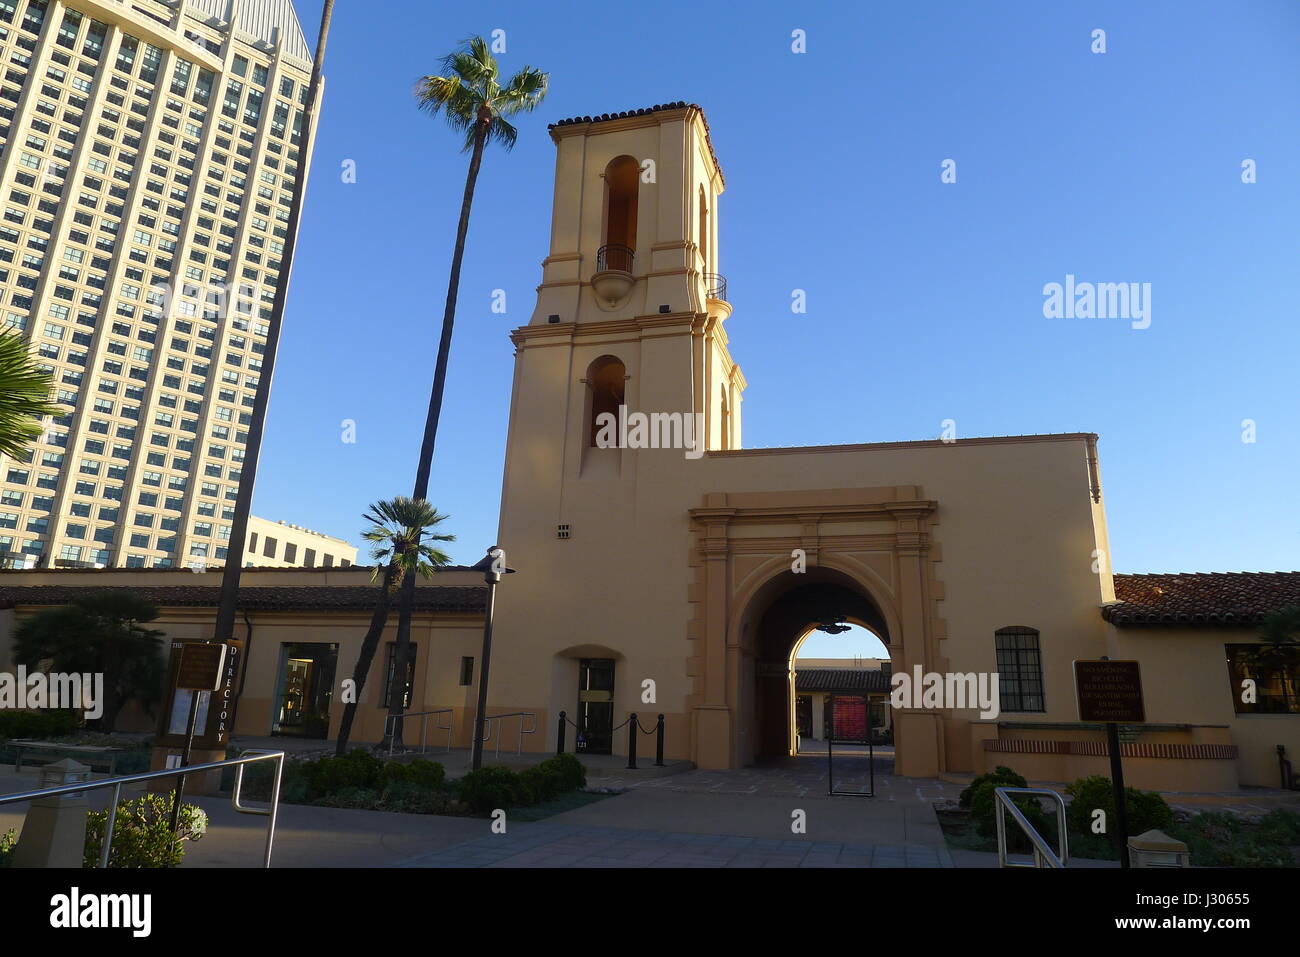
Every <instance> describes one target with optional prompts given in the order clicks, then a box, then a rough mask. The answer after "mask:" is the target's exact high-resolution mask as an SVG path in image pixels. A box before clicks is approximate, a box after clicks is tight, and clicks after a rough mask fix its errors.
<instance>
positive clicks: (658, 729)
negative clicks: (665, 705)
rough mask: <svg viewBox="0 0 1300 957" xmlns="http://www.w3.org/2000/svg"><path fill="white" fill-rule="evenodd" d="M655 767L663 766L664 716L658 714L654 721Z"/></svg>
mask: <svg viewBox="0 0 1300 957" xmlns="http://www.w3.org/2000/svg"><path fill="white" fill-rule="evenodd" d="M655 724H656V726H655V767H657V768H662V767H663V766H664V716H663V715H660V716H659V720H658V721H657V722H656V723H655Z"/></svg>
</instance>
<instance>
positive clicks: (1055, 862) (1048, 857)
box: [993, 788, 1070, 868]
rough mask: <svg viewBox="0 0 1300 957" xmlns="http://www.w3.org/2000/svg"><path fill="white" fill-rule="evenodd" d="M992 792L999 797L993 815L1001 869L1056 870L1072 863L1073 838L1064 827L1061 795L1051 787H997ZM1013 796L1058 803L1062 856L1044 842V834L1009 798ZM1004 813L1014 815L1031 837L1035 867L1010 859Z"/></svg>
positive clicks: (1057, 824)
mask: <svg viewBox="0 0 1300 957" xmlns="http://www.w3.org/2000/svg"><path fill="white" fill-rule="evenodd" d="M993 793H994V796H995V798H996V800H995V801H994V813H995V814H996V816H997V825H998V866H999V867H1042V866H1043V865H1044V864H1046V865H1047V866H1048V867H1052V868H1057V867H1065V866H1066V865H1067V864H1069V863H1070V838H1069V835H1068V834H1067V832H1066V827H1065V799H1064V798H1062V797H1061V795H1059V794H1057V793H1056V792H1055V791H1053V790H1052V789H1050V788H997V789H996V790H995V791H994V792H993ZM1011 794H1027V795H1033V796H1036V797H1050V798H1052V799H1053V800H1054V801H1056V829H1057V832H1058V833H1059V834H1060V836H1061V853H1060V856H1057V854H1056V852H1054V851H1053V850H1052V848H1051V847H1050V846H1049V845H1048V843H1047V842H1046V841H1045V840H1043V837H1042V835H1041V834H1039V833H1038V831H1037V830H1035V828H1034V826H1033V825H1032V824H1030V823H1029V819H1028V818H1026V817H1025V815H1024V813H1023V812H1022V811H1021V810H1020V808H1018V807H1016V805H1015V802H1013V801H1012V800H1011V798H1010V797H1008V795H1011ZM1004 811H1010V812H1011V816H1012V817H1013V818H1014V819H1015V821H1016V823H1017V824H1018V825H1020V830H1022V831H1024V832H1025V836H1026V837H1028V838H1029V842H1030V843H1031V844H1032V845H1033V846H1034V862H1033V863H1032V864H1027V863H1022V862H1020V861H1009V860H1007V822H1006V819H1005V818H1004V817H1003V816H1002V815H1003V812H1004Z"/></svg>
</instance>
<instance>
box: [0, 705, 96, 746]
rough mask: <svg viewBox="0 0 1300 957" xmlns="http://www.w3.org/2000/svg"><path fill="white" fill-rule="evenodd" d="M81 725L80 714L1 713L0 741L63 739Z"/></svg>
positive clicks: (66, 712) (57, 712) (54, 712)
mask: <svg viewBox="0 0 1300 957" xmlns="http://www.w3.org/2000/svg"><path fill="white" fill-rule="evenodd" d="M80 724H81V718H80V715H79V713H78V712H76V711H69V710H61V711H9V710H4V711H0V741H9V740H12V739H14V738H19V739H23V738H27V739H45V738H62V737H67V736H68V735H71V734H74V733H75V732H76V730H77V728H78V726H79V725H80Z"/></svg>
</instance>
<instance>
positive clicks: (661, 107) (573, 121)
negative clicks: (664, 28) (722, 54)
mask: <svg viewBox="0 0 1300 957" xmlns="http://www.w3.org/2000/svg"><path fill="white" fill-rule="evenodd" d="M685 109H691V110H699V111H700V119H701V120H703V121H704V141H705V143H706V145H707V146H708V147H709V156H711V157H713V165H714V166H716V167H717V168H718V175H719V176H722V181H723V182H724V183H725V182H726V181H727V178H726V176H724V175H723V173H722V164H721V163H719V162H718V154H717V153H716V152H714V149H713V133H712V132H710V130H709V118H708V117H707V116H705V114H704V107H702V106H700V105H699V104H698V103H687V102H686V101H685V100H678V101H677V102H675V103H657V104H655V105H654V106H647V107H643V108H642V109H639V110H624V111H623V112H622V113H601V114H600V115H598V116H571V117H569V118H568V119H567V120H560V121H559V122H556V123H552V124H551V125H550V126H548V127H547V129H548V130H553V129H555V128H556V127H559V126H576V125H577V124H579V123H607V122H609V121H610V120H621V119H623V118H624V117H627V116H648V115H649V114H651V113H664V112H667V111H669V110H685Z"/></svg>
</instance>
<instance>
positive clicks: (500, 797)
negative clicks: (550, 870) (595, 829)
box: [222, 748, 609, 820]
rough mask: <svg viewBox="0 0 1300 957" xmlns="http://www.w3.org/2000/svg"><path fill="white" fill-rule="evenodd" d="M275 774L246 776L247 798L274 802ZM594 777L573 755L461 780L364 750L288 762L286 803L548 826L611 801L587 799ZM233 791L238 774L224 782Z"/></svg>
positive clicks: (420, 762) (260, 769) (269, 770)
mask: <svg viewBox="0 0 1300 957" xmlns="http://www.w3.org/2000/svg"><path fill="white" fill-rule="evenodd" d="M273 774H274V769H273V767H272V766H271V765H270V764H259V765H254V766H252V767H250V768H248V769H247V770H246V771H245V773H244V784H243V794H244V795H245V796H246V797H248V798H250V799H252V800H268V799H269V798H270V796H271V780H272V775H273ZM586 779H587V772H586V768H585V767H583V765H582V763H581V762H580V761H579V760H578V759H577V758H575V757H574V756H573V755H571V754H562V755H557V756H556V757H553V758H547V759H546V760H545V761H542V762H541V763H540V764H538V765H536V766H534V767H531V768H528V769H527V770H525V771H514V770H511V769H510V768H507V767H503V766H499V765H489V766H488V767H484V768H481V769H479V770H478V771H471V772H469V773H468V774H466V775H465V776H463V777H461V778H458V779H448V778H447V776H446V771H445V769H444V768H443V766H442V765H441V764H440V763H438V762H436V761H427V760H425V759H423V758H412V759H410V760H396V759H394V760H385V759H384V758H382V757H377V756H375V755H374V754H372V753H371V752H369V751H366V750H363V749H361V748H357V749H355V750H353V751H350V752H349V753H348V754H346V755H343V756H342V757H334V756H323V757H318V758H314V759H309V760H301V759H295V758H292V757H290V758H286V760H285V762H284V773H283V776H282V778H281V783H280V800H281V801H282V802H284V803H286V804H313V805H317V806H320V807H344V808H358V809H364V810H369V811H396V812H399V813H405V814H443V815H453V816H480V817H486V816H489V815H491V814H492V812H493V811H496V810H498V809H501V810H507V811H509V812H510V814H511V816H512V817H513V818H514V819H515V820H541V819H542V818H545V817H550V816H551V815H554V814H560V813H562V812H564V811H568V810H572V809H573V808H576V807H581V806H582V805H584V804H589V803H591V802H592V801H596V800H600V799H601V798H603V797H608V796H609V795H601V794H587V793H585V792H584V791H583V788H584V787H585V786H586ZM222 783H223V787H224V788H225V789H227V790H229V789H230V788H232V787H233V785H234V770H233V769H227V772H226V774H225V776H224V777H223V782H222Z"/></svg>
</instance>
